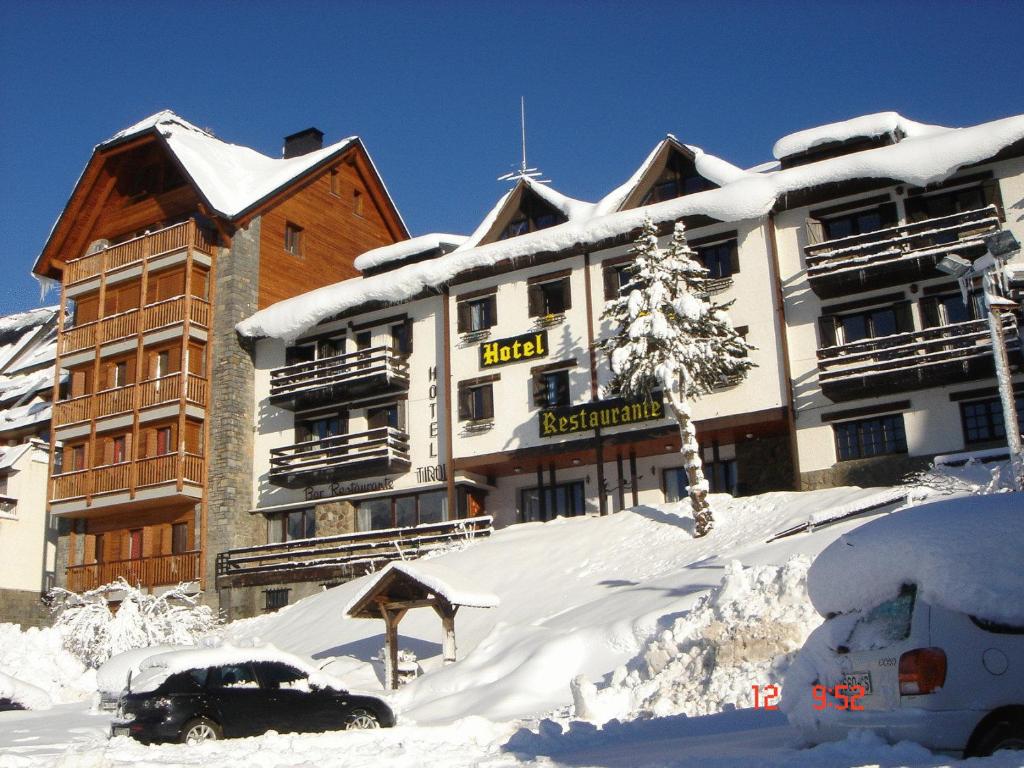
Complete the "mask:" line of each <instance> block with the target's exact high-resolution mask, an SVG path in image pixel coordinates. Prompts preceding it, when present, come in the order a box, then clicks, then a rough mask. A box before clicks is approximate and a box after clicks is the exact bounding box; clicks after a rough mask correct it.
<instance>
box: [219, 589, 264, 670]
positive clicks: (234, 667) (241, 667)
mask: <svg viewBox="0 0 1024 768" xmlns="http://www.w3.org/2000/svg"><path fill="white" fill-rule="evenodd" d="M268 591H269V590H268ZM209 687H210V688H259V687H260V684H259V681H258V680H257V679H256V673H255V672H253V669H252V665H250V664H228V665H225V666H223V667H213V668H211V669H210V682H209Z"/></svg>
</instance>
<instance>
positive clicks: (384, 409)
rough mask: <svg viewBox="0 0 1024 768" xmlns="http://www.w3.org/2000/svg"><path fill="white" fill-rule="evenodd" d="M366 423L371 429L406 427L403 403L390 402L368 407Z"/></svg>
mask: <svg viewBox="0 0 1024 768" xmlns="http://www.w3.org/2000/svg"><path fill="white" fill-rule="evenodd" d="M366 423H367V427H368V428H369V429H383V428H384V427H392V428H394V429H405V409H404V408H403V407H402V404H401V403H388V404H387V405H379V406H375V407H373V408H367V409H366Z"/></svg>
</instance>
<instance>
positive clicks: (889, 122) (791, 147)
mask: <svg viewBox="0 0 1024 768" xmlns="http://www.w3.org/2000/svg"><path fill="white" fill-rule="evenodd" d="M948 130H949V129H948V128H943V127H941V126H938V125H926V124H924V123H916V122H914V121H913V120H908V119H907V118H905V117H903V116H902V115H900V114H898V113H897V112H876V113H875V114H872V115H861V116H860V117H854V118H852V119H850V120H843V121H841V122H838V123H829V124H828V125H819V126H816V127H814V128H808V129H806V130H803V131H797V132H796V133H791V134H789V135H788V136H783V137H782V138H781V139H779V140H778V141H777V142H775V146H774V147H772V155H773V156H774V157H775V158H776V159H777V160H781V159H782V158H784V157H790V156H791V155H799V154H801V153H803V152H806V151H807V150H809V149H813V148H814V147H818V146H821V145H822V144H831V143H833V142H839V141H848V140H850V139H856V138H861V137H863V138H874V137H875V136H883V135H885V134H887V133H888V134H897V133H899V134H902V135H903V136H927V135H929V134H933V133H937V132H939V131H948Z"/></svg>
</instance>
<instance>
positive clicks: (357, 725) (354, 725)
mask: <svg viewBox="0 0 1024 768" xmlns="http://www.w3.org/2000/svg"><path fill="white" fill-rule="evenodd" d="M367 728H380V721H379V720H378V719H377V715H375V714H374V713H373V712H371V711H370V710H368V709H354V710H352V713H351V714H350V715H349V716H348V717H346V718H345V730H346V731H358V730H364V729H367Z"/></svg>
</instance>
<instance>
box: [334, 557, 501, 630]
mask: <svg viewBox="0 0 1024 768" xmlns="http://www.w3.org/2000/svg"><path fill="white" fill-rule="evenodd" d="M465 582H466V579H465V577H463V576H462V575H461V574H459V573H457V572H455V571H453V570H451V569H450V568H447V567H445V566H443V565H440V564H438V563H435V562H432V561H430V560H427V561H422V560H420V561H417V562H416V563H406V562H401V563H389V564H388V566H387V567H386V568H385V569H384V570H382V571H381V572H380V574H379V575H378V576H377V578H376V579H375V580H373V581H371V582H370V583H369V584H367V586H366V587H365V588H363V590H362V591H360V592H359V593H358V594H357V595H356V596H355V597H354V598H353V599H352V600H351V601H350V602H349V604H348V606H347V607H346V608H345V615H346V616H350V617H352V618H354V619H383V618H384V610H385V608H387V609H404V610H409V609H411V608H425V607H433V606H438V607H442V608H458V607H460V606H466V607H468V608H493V607H495V606H496V605H498V598H497V596H496V595H493V594H490V593H487V592H476V591H473V590H472V589H468V588H466V586H465Z"/></svg>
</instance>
